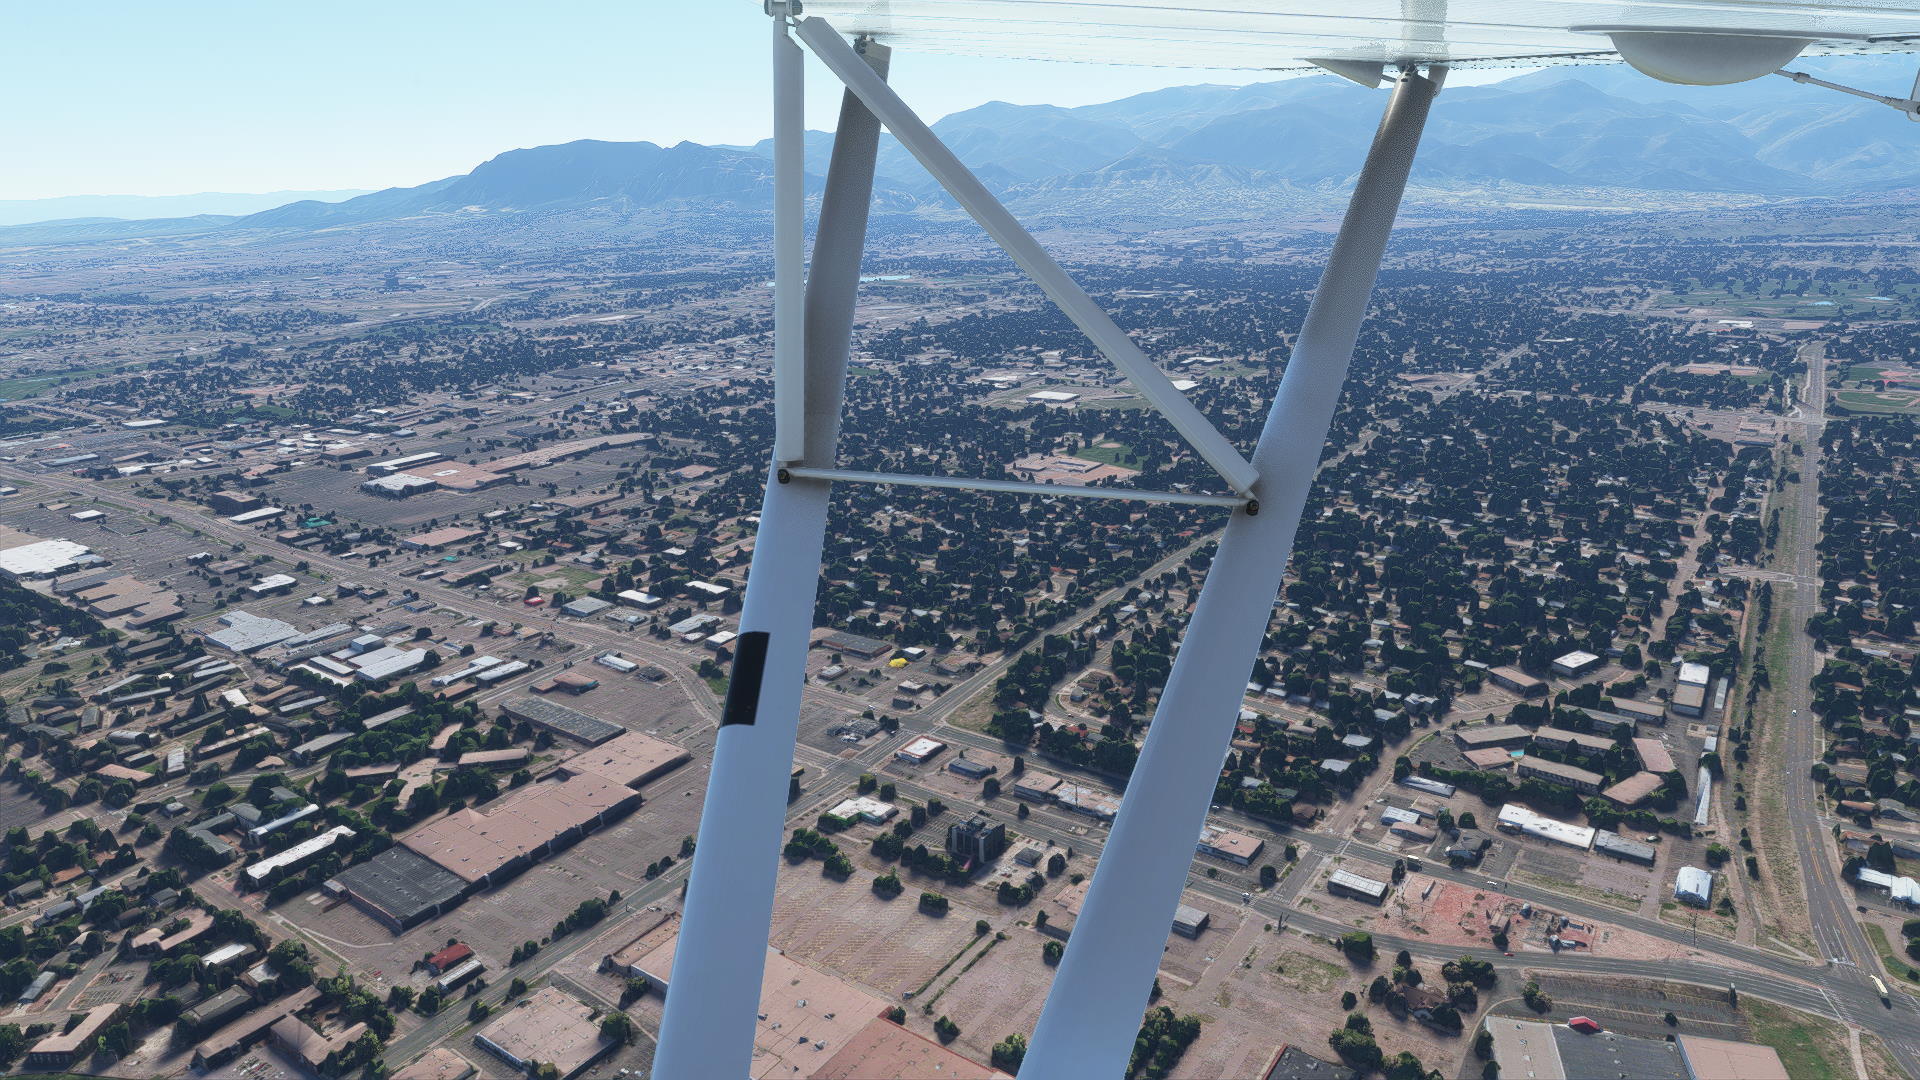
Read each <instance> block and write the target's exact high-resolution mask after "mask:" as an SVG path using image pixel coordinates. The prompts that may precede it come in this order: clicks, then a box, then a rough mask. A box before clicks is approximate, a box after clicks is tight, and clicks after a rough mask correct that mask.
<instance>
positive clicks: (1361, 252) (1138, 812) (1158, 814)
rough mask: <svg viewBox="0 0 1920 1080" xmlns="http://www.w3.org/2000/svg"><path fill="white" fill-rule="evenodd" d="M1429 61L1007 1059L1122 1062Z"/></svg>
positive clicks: (1314, 449) (1319, 440)
mask: <svg viewBox="0 0 1920 1080" xmlns="http://www.w3.org/2000/svg"><path fill="white" fill-rule="evenodd" d="M1444 73H1445V69H1443V68H1430V69H1429V71H1428V77H1424V78H1423V77H1422V76H1420V75H1417V74H1415V73H1413V72H1412V71H1403V74H1402V75H1401V77H1400V79H1399V81H1398V83H1397V85H1396V87H1395V89H1394V92H1393V99H1392V102H1391V103H1390V104H1389V105H1388V107H1387V111H1386V114H1385V116H1384V117H1383V118H1382V120H1381V124H1380V128H1379V131H1378V132H1377V133H1376V134H1375V136H1374V140H1373V146H1372V148H1371V149H1370V150H1369V151H1368V153H1367V159H1366V163H1365V164H1364V165H1363V166H1362V167H1361V170H1360V177H1359V181H1358V183H1357V184H1356V185H1355V187H1354V191H1353V195H1352V199H1351V201H1350V202H1349V204H1348V208H1347V215H1346V218H1345V219H1344V220H1343V221H1342V222H1341V225H1340V234H1339V236H1338V238H1336V239H1335V241H1334V245H1333V250H1332V251H1331V252H1330V253H1329V255H1328V258H1327V268H1326V271H1325V273H1324V274H1323V276H1322V277H1321V280H1320V286H1319V288H1317V289H1316V290H1315V291H1314V295H1313V302H1312V304H1311V306H1310V307H1309V308H1308V311H1307V318H1306V322H1305V323H1304V324H1303V325H1302V327H1301V329H1300V336H1299V338H1297V339H1296V341H1295V343H1294V349H1293V356H1292V359H1290V360H1289V361H1288V363H1287V368H1286V373H1285V375H1284V376H1282V378H1281V382H1280V389H1279V391H1278V393H1276V394H1275V396H1274V401H1273V406H1272V409H1271V411H1270V412H1269V413H1268V416H1267V423H1266V427H1265V428H1264V429H1263V430H1262V431H1261V433H1260V441H1259V444H1258V445H1257V446H1256V447H1255V448H1254V452H1253V460H1254V463H1255V464H1256V465H1257V466H1258V467H1259V469H1260V474H1261V490H1262V495H1263V496H1264V498H1263V500H1262V501H1263V502H1265V503H1266V504H1267V505H1266V509H1265V510H1264V511H1263V512H1262V513H1260V514H1259V515H1258V516H1255V515H1249V514H1235V515H1233V517H1232V519H1231V520H1229V521H1228V522H1227V526H1226V529H1225V531H1224V532H1222V533H1221V537H1220V547H1219V550H1218V551H1217V552H1216V553H1215V555H1214V559H1213V565H1212V566H1211V567H1209V568H1208V570H1207V577H1206V583H1205V584H1204V585H1203V586H1202V587H1201V590H1200V597H1199V600H1198V602H1196V603H1195V605H1194V608H1193V615H1192V617H1191V619H1189V620H1188V623H1187V630H1186V636H1185V637H1184V638H1183V639H1182V641H1181V643H1180V651H1179V654H1178V655H1177V656H1176V657H1175V659H1174V664H1173V670H1172V671H1171V673H1169V675H1168V677H1167V683H1166V688H1165V689H1164V690H1163V691H1162V693H1161V697H1160V704H1159V707H1158V708H1157V709H1156V710H1155V712H1154V717H1153V722H1152V724H1151V725H1149V726H1148V728H1147V739H1146V743H1145V745H1144V746H1142V747H1141V750H1140V758H1139V761H1138V763H1137V764H1136V765H1135V766H1134V770H1133V776H1132V778H1131V779H1130V780H1129V781H1128V783H1127V793H1126V796H1125V799H1124V800H1123V801H1122V802H1121V804H1120V813H1119V815H1118V816H1117V817H1116V818H1115V819H1114V822H1113V828H1112V831H1111V832H1109V833H1108V835H1107V842H1106V846H1105V849H1104V850H1103V852H1102V853H1101V857H1100V862H1099V865H1098V866H1097V867H1095V869H1094V875H1093V884H1092V886H1091V887H1090V889H1089V891H1088V893H1087V897H1086V900H1085V902H1084V903H1083V905H1082V907H1081V911H1080V916H1079V918H1078V919H1077V920H1076V921H1075V923H1074V927H1073V941H1072V942H1071V943H1070V944H1069V945H1068V946H1067V951H1066V955H1065V956H1064V957H1063V958H1062V959H1061V963H1060V968H1059V971H1058V972H1057V973H1056V974H1055V976H1054V980H1053V987H1052V989H1051V990H1050V991H1049V992H1048V995H1047V1003H1046V1007H1045V1008H1044V1009H1043V1010H1042V1012H1041V1014H1040V1020H1039V1023H1038V1024H1036V1025H1035V1027H1034V1032H1033V1041H1032V1043H1031V1044H1030V1046H1029V1048H1028V1051H1027V1056H1026V1060H1025V1062H1024V1063H1023V1071H1026V1072H1029V1073H1031V1074H1033V1075H1035V1076H1040V1077H1045V1078H1046V1080H1112V1078H1113V1077H1118V1076H1122V1075H1124V1074H1125V1073H1126V1071H1127V1062H1128V1055H1129V1053H1130V1052H1131V1051H1132V1049H1133V1044H1134V1036H1135V1032H1136V1031H1137V1029H1138V1027H1139V1023H1140V1021H1139V1017H1140V1014H1141V1012H1142V1011H1143V1010H1144V1009H1145V1008H1146V1007H1147V998H1148V995H1149V993H1150V991H1151V988H1152V986H1153V978H1154V972H1155V970H1156V969H1157V968H1158V967H1159V964H1160V958H1161V951H1162V949H1163V948H1164V947H1165V942H1166V939H1167V928H1168V927H1169V926H1170V925H1171V924H1172V922H1173V917H1174V912H1175V910H1176V908H1177V906H1178V905H1179V902H1180V894H1181V891H1182V890H1183V889H1184V888H1185V886H1186V883H1187V871H1188V868H1189V866H1191V865H1192V863H1193V844H1194V838H1195V837H1196V836H1198V835H1200V831H1201V829H1202V828H1203V827H1204V826H1205V824H1206V820H1207V807H1208V805H1209V804H1210V803H1211V802H1212V800H1213V792H1214V786H1215V784H1216V783H1218V781H1219V777H1220V763H1221V760H1222V758H1223V757H1225V755H1226V752H1227V749H1228V745H1227V744H1228V740H1229V739H1230V738H1231V736H1232V733H1233V725H1234V722H1235V720H1236V718H1237V717H1238V716H1239V711H1240V705H1241V696H1242V692H1243V691H1242V687H1244V686H1245V685H1246V680H1247V672H1248V671H1250V670H1252V668H1253V664H1254V660H1255V658H1256V657H1257V656H1258V655H1259V652H1260V643H1261V640H1262V638H1263V637H1264V635H1265V634H1266V629H1267V623H1268V621H1269V619H1271V617H1272V615H1273V605H1274V601H1275V597H1276V595H1277V594H1278V592H1279V589H1280V585H1281V581H1282V579H1283V575H1284V574H1285V571H1286V565H1287V561H1288V558H1289V556H1290V555H1291V553H1292V551H1293V541H1294V535H1295V532H1296V531H1297V530H1298V528H1299V525H1300V518H1301V514H1302V512H1303V510H1304V509H1305V506H1306V501H1307V493H1308V491H1309V489H1310V488H1311V486H1312V482H1313V476H1314V473H1315V471H1316V470H1317V468H1318V466H1319V461H1320V453H1321V450H1322V449H1323V447H1324V444H1325V442H1326V438H1327V431H1328V427H1329V425H1330V424H1331V422H1332V420H1333V414H1334V409H1335V407H1336V406H1337V405H1338V403H1339V398H1340V391H1341V384H1342V383H1343V382H1344V380H1345V378H1346V373H1347V367H1348V365H1349V363H1350V362H1351V360H1352V357H1353V348H1354V342H1355V341H1356V339H1357V338H1358V335H1359V331H1360V323H1361V321H1362V319H1363V318H1364V317H1365V315H1366V309H1367V304H1368V300H1369V297H1370V296H1371V294H1372V292H1373V284H1374V279H1375V277H1376V275H1377V274H1378V273H1379V269H1380V260H1381V257H1382V255H1383V254H1384V253H1385V251H1386V245H1387V237H1388V234H1389V232H1390V230H1391V229H1392V227H1393V219H1394V216H1395V213H1396V211H1397V210H1398V208H1399V204H1400V197H1401V194H1402V193H1403V192H1404V190H1405V188H1406V182H1407V175H1408V173H1409V172H1410V170H1411V169H1412V166H1413V157H1414V150H1415V148H1416V147H1417V146H1418V145H1419V140H1420V130H1421V127H1422V126H1423V125H1424V123H1425V121H1426V116H1427V111H1428V107H1429V105H1430V104H1431V102H1432V100H1433V95H1434V93H1435V91H1437V90H1438V89H1439V84H1440V80H1441V78H1442V77H1443V76H1444Z"/></svg>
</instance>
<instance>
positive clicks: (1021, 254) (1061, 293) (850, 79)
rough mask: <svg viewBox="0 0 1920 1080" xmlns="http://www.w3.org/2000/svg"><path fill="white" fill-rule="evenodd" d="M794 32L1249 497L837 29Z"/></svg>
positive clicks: (1206, 430) (1211, 431)
mask: <svg viewBox="0 0 1920 1080" xmlns="http://www.w3.org/2000/svg"><path fill="white" fill-rule="evenodd" d="M795 32H796V33H797V34H798V35H799V37H800V40H801V41H803V42H805V43H806V45H807V47H808V48H809V49H812V50H813V53H814V55H815V56H818V57H819V58H820V60H821V62H823V63H824V64H826V66H827V68H828V70H830V71H832V72H833V73H834V75H835V76H837V77H838V78H839V79H840V81H841V82H842V83H845V84H846V87H847V89H848V90H851V91H852V92H853V94H854V95H855V96H856V97H858V98H859V99H860V101H861V103H862V104H864V105H866V107H867V108H868V110H870V111H871V112H872V113H873V115H875V116H877V117H879V118H880V122H881V123H883V124H885V125H886V127H887V130H888V131H891V132H892V133H893V136H894V138H896V139H898V140H900V145H902V146H904V147H906V148H907V150H908V151H909V152H911V153H912V154H913V156H914V157H915V158H917V159H918V160H919V162H920V164H921V165H923V166H924V167H925V168H926V170H927V172H929V173H931V174H932V175H933V178H934V179H935V180H937V181H939V182H940V186H941V187H943V188H945V189H946V190H947V193H948V194H949V195H952V196H953V198H954V201H956V202H958V203H959V204H960V205H961V207H963V208H964V209H965V210H966V211H967V213H968V214H970V215H971V216H972V217H973V219H974V220H975V221H976V222H979V224H980V226H981V228H983V229H985V230H986V232H987V235H988V236H991V237H992V238H993V240H994V242H995V243H997V244H999V245H1000V246H1001V248H1003V249H1005V251H1006V253H1007V254H1008V255H1009V256H1011V257H1012V259H1013V261H1014V262H1015V263H1016V264H1017V265H1019V267H1020V268H1021V269H1022V270H1024V271H1026V273H1027V276H1028V277H1031V278H1032V279H1033V281H1034V283H1035V284H1037V285H1039V286H1040V289H1041V291H1042V292H1044V293H1046V294H1047V297H1048V298H1049V299H1051V300H1052V301H1053V302H1054V303H1055V304H1056V305H1058V306H1059V308H1060V310H1061V312H1062V313H1063V314H1065V315H1066V317H1067V318H1068V319H1069V320H1071V321H1072V322H1073V324H1074V325H1075V326H1077V327H1079V328H1080V331H1081V333H1084V334H1085V335H1087V337H1088V339H1089V340H1091V341H1092V342H1093V344H1094V347H1095V348H1098V349H1099V350H1100V352H1101V354H1102V355H1104V356H1105V357H1106V358H1107V359H1108V360H1109V361H1111V362H1112V363H1113V365H1114V366H1115V367H1117V368H1119V369H1120V371H1121V372H1122V373H1123V374H1125V375H1126V377H1127V378H1128V380H1129V381H1131V382H1132V383H1133V385H1134V386H1135V387H1136V388H1137V389H1138V390H1139V391H1140V393H1141V394H1143V395H1144V396H1145V397H1146V399H1147V400H1148V401H1149V402H1150V403H1151V404H1152V405H1153V407H1154V408H1156V409H1158V410H1159V411H1160V413H1161V414H1162V415H1164V416H1165V417H1166V418H1167V419H1168V420H1169V421H1170V422H1171V423H1172V424H1173V427H1174V430H1176V431H1178V432H1179V433H1180V436H1181V437H1182V438H1183V439H1185V440H1186V441H1187V444H1188V445H1190V446H1192V447H1193V449H1194V452H1195V453H1198V454H1199V455H1200V457H1201V458H1202V459H1204V460H1205V461H1206V462H1207V464H1209V465H1211V466H1213V468H1214V471H1216V472H1218V473H1219V474H1220V476H1221V478H1222V479H1223V480H1225V481H1226V482H1227V486H1228V487H1230V488H1232V489H1233V490H1234V492H1236V493H1237V494H1239V495H1241V496H1243V497H1246V498H1252V497H1253V496H1254V490H1253V489H1254V483H1255V481H1256V480H1257V479H1258V478H1259V474H1258V473H1257V472H1256V471H1255V469H1254V467H1253V466H1252V465H1250V464H1248V463H1247V460H1246V459H1245V458H1243V457H1241V456H1240V452H1239V451H1238V450H1235V449H1234V448H1233V444H1232V443H1230V442H1228V441H1227V439H1226V437H1225V436H1223V435H1221V434H1220V432H1219V431H1218V429H1216V428H1215V427H1214V426H1213V424H1212V423H1211V422H1209V421H1208V420H1207V418H1206V417H1205V416H1204V415H1202V414H1201V412H1200V410H1198V409H1196V408H1194V407H1193V403H1192V402H1190V401H1188V400H1187V399H1186V397H1185V396H1184V395H1182V394H1181V393H1180V391H1178V390H1176V389H1174V387H1173V382H1172V380H1170V379H1168V378H1167V376H1166V373H1164V372H1162V371H1161V370H1160V369H1159V368H1158V367H1155V366H1154V363H1153V361H1152V360H1150V359H1148V357H1147V355H1146V354H1145V353H1143V352H1141V351H1140V347H1139V346H1137V345H1135V344H1134V343H1133V339H1131V338H1129V337H1128V336H1127V335H1126V332H1125V331H1123V330H1121V329H1120V327H1119V326H1117V325H1115V323H1114V321H1113V320H1112V319H1111V318H1109V317H1108V315H1107V313H1106V312H1105V311H1103V310H1101V308H1100V306H1099V305H1098V304H1096V303H1094V301H1093V298H1092V297H1090V296H1088V295H1087V294H1086V292H1085V291H1084V290H1083V289H1081V288H1080V286H1079V285H1077V284H1075V282H1074V281H1073V279H1072V278H1071V277H1068V276H1067V272H1066V271H1065V270H1062V269H1061V268H1060V264H1059V263H1057V262H1054V261H1053V258H1052V257H1051V256H1049V255H1048V254H1047V253H1046V251H1045V250H1044V249H1042V248H1041V246H1040V244H1039V242H1037V241H1036V240H1034V238H1033V236H1032V234H1030V233H1028V232H1027V230H1026V229H1025V228H1023V227H1022V226H1021V225H1020V223H1019V222H1018V221H1016V220H1015V219H1014V217H1013V215H1012V214H1011V213H1009V212H1008V211H1007V208H1006V207H1004V206H1002V205H1000V201H999V200H998V199H996V198H994V197H993V195H992V193H991V192H989V191H988V190H987V189H986V186H985V185H983V184H981V183H980V181H979V179H978V178H976V177H975V176H974V175H973V173H972V172H971V171H969V170H968V169H967V167H966V166H965V165H963V164H961V162H960V159H959V158H958V157H955V156H954V153H953V151H951V150H949V149H947V147H946V144H944V143H942V142H941V141H940V137H939V136H937V135H935V134H934V133H933V131H932V129H930V128H928V127H927V125H926V124H925V123H924V122H922V121H921V119H920V118H919V117H918V116H916V115H914V112H913V110H912V109H911V108H909V107H908V106H907V103H906V102H904V101H902V100H901V99H900V95H898V94H896V93H894V91H893V89H892V88H891V87H889V86H888V85H887V83H886V81H885V80H883V79H881V78H880V77H878V76H877V75H875V74H874V73H873V71H872V70H871V69H870V68H868V67H867V65H866V64H864V63H862V62H861V60H860V57H859V56H858V55H857V54H856V53H855V52H854V51H853V49H852V47H850V46H849V45H848V44H847V43H846V42H845V41H844V40H842V38H841V37H840V33H839V31H837V30H835V29H834V28H833V27H832V26H830V25H828V24H827V23H826V22H825V21H823V20H821V19H818V18H808V19H803V20H801V21H800V22H799V24H798V26H797V29H796V31H795ZM807 464H809V465H820V464H824V463H821V462H807Z"/></svg>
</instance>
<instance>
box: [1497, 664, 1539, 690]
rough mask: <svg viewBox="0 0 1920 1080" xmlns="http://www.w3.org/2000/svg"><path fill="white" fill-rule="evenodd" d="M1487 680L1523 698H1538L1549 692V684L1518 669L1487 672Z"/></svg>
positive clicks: (1498, 668)
mask: <svg viewBox="0 0 1920 1080" xmlns="http://www.w3.org/2000/svg"><path fill="white" fill-rule="evenodd" d="M1487 678H1489V679H1492V680H1493V681H1494V683H1495V684H1496V685H1498V686H1503V687H1505V688H1507V689H1508V690H1511V691H1513V692H1514V693H1516V694H1519V695H1520V696H1521V697H1537V696H1539V695H1541V694H1544V693H1546V692H1547V684H1546V683H1544V682H1542V681H1541V680H1539V679H1536V678H1534V677H1533V676H1531V675H1529V674H1527V673H1526V672H1524V671H1521V670H1520V669H1519V668H1517V667H1497V668H1493V669H1492V670H1490V671H1488V672H1487Z"/></svg>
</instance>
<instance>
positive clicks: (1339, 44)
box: [806, 0, 1920, 69]
mask: <svg viewBox="0 0 1920 1080" xmlns="http://www.w3.org/2000/svg"><path fill="white" fill-rule="evenodd" d="M806 14H808V15H817V16H820V17H821V18H824V19H825V20H826V21H828V22H830V23H832V24H833V25H834V26H836V27H838V28H839V29H840V30H841V31H842V32H843V33H848V34H872V35H874V36H875V37H876V38H877V39H878V40H880V41H882V42H884V43H886V44H889V45H892V46H894V47H896V48H903V49H913V50H916V51H923V52H945V53H961V54H968V55H976V56H1005V57H1019V58H1024V59H1033V60H1079V61H1089V62H1097V63H1107V64H1140V65H1146V66H1152V67H1219V68H1267V69H1286V68H1302V67H1306V66H1307V65H1308V64H1309V63H1311V61H1313V60H1315V59H1337V60H1357V61H1384V62H1387V63H1394V62H1400V61H1413V62H1418V63H1441V64H1452V65H1453V66H1456V67H1458V66H1465V65H1475V66H1502V65H1509V64H1520V65H1532V64H1538V63H1542V62H1550V61H1552V60H1554V59H1561V60H1574V61H1583V62H1590V63H1591V62H1610V61H1612V60H1613V59H1614V56H1613V44H1612V43H1611V42H1610V41H1609V40H1608V39H1607V37H1606V36H1605V35H1604V34H1602V33H1598V32H1581V31H1576V30H1574V29H1573V28H1574V27H1600V26H1610V27H1628V26H1631V27H1641V28H1645V29H1648V30H1661V31H1674V30H1709V31H1725V30H1742V31H1762V32H1772V33H1777V34H1785V35H1788V36H1798V37H1806V38H1809V39H1812V40H1813V45H1812V46H1811V47H1810V48H1809V49H1808V52H1809V53H1813V54H1821V53H1849V52H1912V51H1915V49H1916V48H1920V40H1916V36H1920V5H1916V4H1915V3H1914V0H1846V2H1839V0H1741V2H1729V0H1622V2H1606V0H1347V2H1345V3H1340V4H1329V3H1325V2H1324V0H1208V2H1207V3H1204V4H1168V3H1162V2H1156V0H887V2H886V3H875V2H873V0H808V2H807V5H806Z"/></svg>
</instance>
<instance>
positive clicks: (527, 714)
mask: <svg viewBox="0 0 1920 1080" xmlns="http://www.w3.org/2000/svg"><path fill="white" fill-rule="evenodd" d="M500 714H501V715H502V716H505V717H508V718H510V719H513V720H524V721H526V722H527V723H529V724H532V725H533V726H535V727H540V728H545V729H547V730H548V731H551V732H553V733H554V734H556V735H565V736H566V737H567V738H569V739H577V740H579V741H580V742H583V743H586V744H587V745H588V746H599V745H600V744H601V743H603V742H606V741H608V740H610V739H612V738H614V737H616V736H618V735H619V734H620V733H621V732H623V731H625V730H627V729H626V728H623V727H621V726H620V725H619V724H615V723H612V722H610V721H606V720H602V719H600V718H598V717H594V716H588V715H587V714H586V713H583V712H581V711H580V710H579V709H569V708H567V707H566V706H565V705H561V704H557V703H555V702H552V701H547V700H544V699H542V698H530V697H521V698H514V699H512V700H511V701H506V702H502V703H501V705H500Z"/></svg>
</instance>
